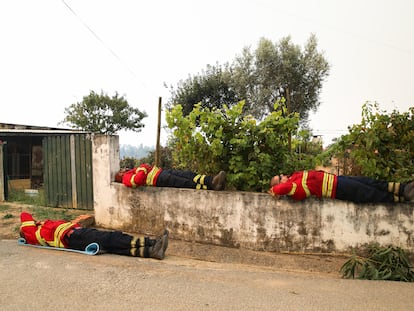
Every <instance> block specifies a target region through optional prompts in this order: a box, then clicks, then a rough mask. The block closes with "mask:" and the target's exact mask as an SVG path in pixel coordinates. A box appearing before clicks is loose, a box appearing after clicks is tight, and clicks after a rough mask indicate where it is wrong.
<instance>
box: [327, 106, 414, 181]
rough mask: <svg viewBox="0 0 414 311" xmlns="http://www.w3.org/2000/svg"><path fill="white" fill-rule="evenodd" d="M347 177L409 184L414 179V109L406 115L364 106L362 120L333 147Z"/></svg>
mask: <svg viewBox="0 0 414 311" xmlns="http://www.w3.org/2000/svg"><path fill="white" fill-rule="evenodd" d="M331 148H332V149H333V150H334V152H333V154H334V156H335V157H337V158H339V159H340V162H341V163H343V169H342V172H343V174H345V175H362V176H368V177H371V178H376V179H381V180H390V181H391V180H394V181H399V182H409V181H412V180H413V178H414V107H411V108H410V109H409V111H408V112H406V113H399V112H398V111H395V110H394V111H393V112H392V113H390V114H387V113H385V112H383V111H379V108H378V104H377V103H370V102H367V103H365V104H364V105H363V107H362V121H361V123H360V124H356V125H353V126H352V127H350V128H349V134H347V135H344V136H342V137H341V139H340V140H339V141H338V142H337V143H336V144H335V145H334V146H332V147H331Z"/></svg>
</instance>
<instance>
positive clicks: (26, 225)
mask: <svg viewBox="0 0 414 311" xmlns="http://www.w3.org/2000/svg"><path fill="white" fill-rule="evenodd" d="M31 226H36V223H35V222H34V220H29V221H23V222H22V223H21V225H20V228H23V227H31Z"/></svg>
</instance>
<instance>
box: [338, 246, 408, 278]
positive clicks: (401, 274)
mask: <svg viewBox="0 0 414 311" xmlns="http://www.w3.org/2000/svg"><path fill="white" fill-rule="evenodd" d="M341 272H342V277H344V278H347V279H349V278H355V277H356V278H358V279H367V280H391V281H404V282H414V271H413V270H412V267H411V266H410V261H409V258H408V256H407V254H406V253H405V251H404V250H403V249H401V248H400V247H395V246H387V247H380V246H378V245H377V244H374V245H370V246H369V247H368V255H367V257H360V256H357V255H353V256H352V257H351V258H350V259H349V260H348V261H346V262H345V263H344V264H343V266H342V267H341Z"/></svg>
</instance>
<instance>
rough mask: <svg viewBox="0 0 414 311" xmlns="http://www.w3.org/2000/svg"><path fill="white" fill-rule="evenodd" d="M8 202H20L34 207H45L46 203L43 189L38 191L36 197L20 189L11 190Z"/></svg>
mask: <svg viewBox="0 0 414 311" xmlns="http://www.w3.org/2000/svg"><path fill="white" fill-rule="evenodd" d="M8 201H11V202H20V203H24V204H29V205H34V206H45V202H46V200H45V194H44V190H43V189H39V193H38V194H37V195H28V194H26V193H25V192H24V190H20V189H11V190H10V192H9V198H8Z"/></svg>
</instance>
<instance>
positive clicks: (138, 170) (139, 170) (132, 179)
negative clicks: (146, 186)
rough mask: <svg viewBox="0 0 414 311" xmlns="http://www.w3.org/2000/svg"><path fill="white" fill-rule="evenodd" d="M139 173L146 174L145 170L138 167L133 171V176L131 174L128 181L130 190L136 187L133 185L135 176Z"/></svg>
mask: <svg viewBox="0 0 414 311" xmlns="http://www.w3.org/2000/svg"><path fill="white" fill-rule="evenodd" d="M141 171H142V172H144V173H145V174H147V169H146V168H145V167H138V168H137V169H136V170H135V174H133V175H132V176H131V179H130V180H129V182H130V183H131V186H132V188H136V187H137V185H136V184H135V175H137V174H138V172H141Z"/></svg>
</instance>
